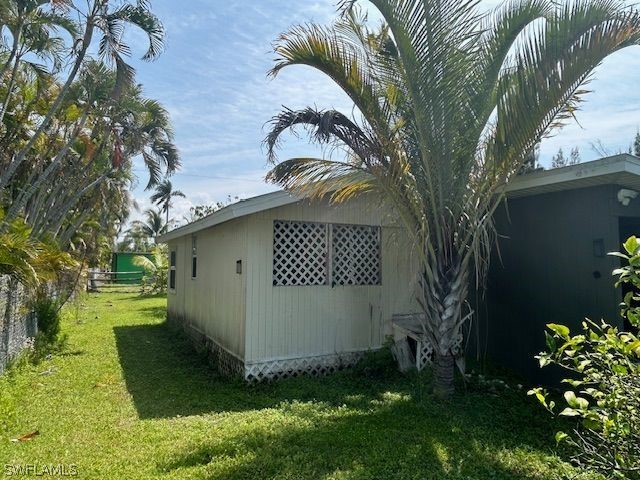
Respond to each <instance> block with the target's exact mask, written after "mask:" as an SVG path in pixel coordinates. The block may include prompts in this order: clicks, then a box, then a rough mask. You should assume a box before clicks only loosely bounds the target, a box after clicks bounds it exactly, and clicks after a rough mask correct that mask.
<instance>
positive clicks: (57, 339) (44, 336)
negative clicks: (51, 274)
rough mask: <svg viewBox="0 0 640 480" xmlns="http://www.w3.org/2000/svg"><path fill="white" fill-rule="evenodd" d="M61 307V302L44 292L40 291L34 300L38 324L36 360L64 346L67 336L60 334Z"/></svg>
mask: <svg viewBox="0 0 640 480" xmlns="http://www.w3.org/2000/svg"><path fill="white" fill-rule="evenodd" d="M60 309H61V305H60V302H59V301H58V300H55V299H53V298H51V297H49V296H47V295H46V293H43V292H40V293H39V294H38V296H37V298H36V300H35V301H34V302H33V304H32V311H33V314H34V315H35V316H36V321H37V324H38V333H37V334H36V339H35V345H34V350H33V360H34V361H38V360H40V359H41V358H43V357H44V356H46V355H48V354H49V353H52V352H54V351H58V350H60V349H61V348H62V347H63V346H64V343H65V338H64V337H63V336H61V335H60Z"/></svg>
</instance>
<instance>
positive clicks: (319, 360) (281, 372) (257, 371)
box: [244, 352, 363, 383]
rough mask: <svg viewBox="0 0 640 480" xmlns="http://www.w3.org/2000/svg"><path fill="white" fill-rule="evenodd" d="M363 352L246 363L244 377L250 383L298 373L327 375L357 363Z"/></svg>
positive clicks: (293, 375)
mask: <svg viewBox="0 0 640 480" xmlns="http://www.w3.org/2000/svg"><path fill="white" fill-rule="evenodd" d="M362 356H363V353H362V352H353V353H341V354H333V355H322V356H315V357H302V358H292V359H284V360H271V361H268V362H258V363H252V364H250V365H245V372H244V378H245V380H246V381H248V382H250V383H257V382H262V381H264V380H278V379H281V378H289V377H296V376H298V375H302V374H307V375H326V374H329V373H333V372H337V371H338V370H342V369H343V368H345V367H349V366H351V365H354V364H356V363H357V362H358V361H359V360H360V359H362Z"/></svg>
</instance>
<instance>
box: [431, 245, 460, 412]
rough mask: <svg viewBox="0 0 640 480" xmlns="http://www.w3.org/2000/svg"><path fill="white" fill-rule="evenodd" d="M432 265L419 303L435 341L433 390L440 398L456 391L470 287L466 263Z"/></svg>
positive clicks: (442, 261)
mask: <svg viewBox="0 0 640 480" xmlns="http://www.w3.org/2000/svg"><path fill="white" fill-rule="evenodd" d="M439 264H440V265H446V266H444V267H439V268H435V269H433V271H434V272H437V273H436V274H434V275H427V274H426V273H425V274H424V275H423V281H422V291H421V298H420V299H419V300H420V303H421V305H422V307H423V309H424V310H425V313H426V318H427V321H426V325H424V328H425V333H426V334H427V338H429V339H430V341H431V343H432V344H433V351H434V359H433V371H434V384H433V392H434V394H435V395H436V396H437V397H438V398H441V399H447V398H450V397H451V396H452V395H453V393H454V391H455V383H454V380H455V365H456V357H457V356H462V355H463V353H464V352H462V351H458V350H459V339H460V336H461V335H462V331H463V330H462V327H463V325H464V323H465V321H466V319H467V318H469V315H463V313H464V312H463V310H464V306H465V300H466V298H467V293H468V290H469V286H468V279H469V272H468V266H467V264H463V263H460V262H453V265H451V264H450V263H449V262H447V259H446V258H443V259H441V261H440V262H439Z"/></svg>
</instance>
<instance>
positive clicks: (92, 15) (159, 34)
mask: <svg viewBox="0 0 640 480" xmlns="http://www.w3.org/2000/svg"><path fill="white" fill-rule="evenodd" d="M10 1H17V0H10ZM33 1H34V2H35V3H37V4H40V5H41V4H44V3H47V2H45V1H43V0H33ZM21 2H22V0H21ZM21 2H19V3H21ZM54 3H55V4H56V5H57V4H64V5H65V6H66V7H65V8H69V9H72V10H75V13H77V15H78V17H80V18H82V22H81V23H82V26H83V27H84V28H83V32H82V34H81V38H77V39H74V42H73V45H71V46H69V47H68V50H69V53H70V54H71V55H72V56H73V62H72V65H71V66H70V68H69V70H68V74H67V77H66V79H65V81H64V82H63V83H62V85H61V86H60V89H59V91H58V93H57V95H56V97H55V100H54V101H53V102H52V104H51V106H50V107H49V108H48V110H47V111H46V113H45V114H44V115H43V116H42V119H41V121H40V122H39V124H38V125H37V127H36V128H35V129H34V131H33V134H32V135H31V136H30V138H29V139H28V141H27V142H26V143H25V145H24V146H23V147H22V148H21V149H20V150H19V151H18V152H15V154H14V155H13V156H12V158H11V159H10V161H9V163H8V165H7V167H6V168H5V169H4V171H3V172H2V174H1V175H0V189H2V188H4V187H6V186H7V185H8V184H9V183H10V181H11V179H12V178H13V176H14V175H15V174H16V171H17V170H18V168H19V167H20V166H21V165H22V163H23V162H24V161H25V159H26V158H27V156H28V155H29V153H30V152H31V150H32V149H33V147H34V146H35V145H36V144H37V142H38V140H40V137H41V136H42V135H43V134H44V133H45V131H46V130H47V129H48V128H49V127H50V125H51V123H52V122H53V120H54V118H55V115H56V114H57V113H58V111H59V110H60V109H61V107H62V106H63V104H64V101H65V99H66V98H67V95H68V94H69V91H70V90H71V88H72V86H73V83H74V81H75V80H76V77H77V76H78V74H79V72H80V71H81V68H82V66H83V65H84V64H85V61H86V56H87V54H88V52H89V51H90V47H91V44H92V42H93V40H94V37H95V35H96V33H98V34H101V38H100V42H99V45H98V49H97V50H98V54H99V56H100V57H101V59H102V60H103V61H105V62H106V63H108V64H109V65H112V66H114V67H115V73H116V82H115V85H114V88H113V91H112V92H111V96H112V98H113V99H118V98H119V97H120V95H121V93H122V91H123V89H124V88H125V87H127V86H129V85H131V83H132V81H133V77H134V69H133V68H132V67H131V66H130V65H129V64H128V63H126V61H125V58H126V57H127V56H128V55H129V54H130V52H131V47H130V46H129V45H127V44H126V43H124V42H123V40H122V37H123V35H124V32H125V28H126V27H127V26H135V27H137V28H138V29H139V30H141V31H142V32H143V33H144V34H145V35H146V37H147V40H148V47H147V50H146V52H145V53H144V55H143V56H142V59H143V60H145V61H149V60H153V59H155V58H157V57H158V55H160V53H161V52H162V50H163V47H164V43H163V42H164V28H163V26H162V24H161V22H160V21H159V20H158V18H157V17H156V16H155V15H154V14H153V13H152V12H151V10H150V5H149V2H148V1H147V0H137V2H136V4H135V5H132V4H130V3H128V2H126V1H125V2H117V4H114V2H107V1H104V0H90V1H89V2H87V4H86V5H83V6H82V7H77V6H76V5H75V3H76V2H75V1H73V0H69V1H64V2H54ZM80 3H81V4H83V3H84V2H80ZM37 8H39V7H37ZM60 8H62V7H60ZM0 13H2V11H1V10H0ZM0 20H1V17H0ZM0 23H1V22H0Z"/></svg>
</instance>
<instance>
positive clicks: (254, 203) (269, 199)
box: [157, 190, 302, 243]
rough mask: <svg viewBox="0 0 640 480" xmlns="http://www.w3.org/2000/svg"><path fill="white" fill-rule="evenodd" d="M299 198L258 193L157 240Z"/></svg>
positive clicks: (279, 205) (284, 193) (287, 203)
mask: <svg viewBox="0 0 640 480" xmlns="http://www.w3.org/2000/svg"><path fill="white" fill-rule="evenodd" d="M300 200H302V199H301V198H300V197H297V196H295V195H292V194H290V193H288V192H285V191H282V190H280V191H277V192H272V193H267V194H265V195H259V196H257V197H253V198H249V199H247V200H241V201H239V202H237V203H234V204H231V205H229V206H227V207H224V208H223V209H221V210H218V211H217V212H214V213H212V214H211V215H209V216H207V217H205V218H202V219H200V220H198V221H196V222H193V223H190V224H188V225H185V226H183V227H179V228H176V229H175V230H172V231H170V232H168V233H165V234H164V235H160V236H159V237H157V241H158V242H159V243H167V242H170V241H171V240H175V239H176V238H180V237H184V236H185V235H193V234H194V233H197V232H199V231H201V230H205V229H207V228H211V227H215V226H216V225H220V224H221V223H224V222H228V221H229V220H233V219H235V218H240V217H244V216H246V215H251V214H252V213H258V212H262V211H264V210H269V209H271V208H277V207H282V206H285V205H289V204H292V203H295V202H299V201H300Z"/></svg>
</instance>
